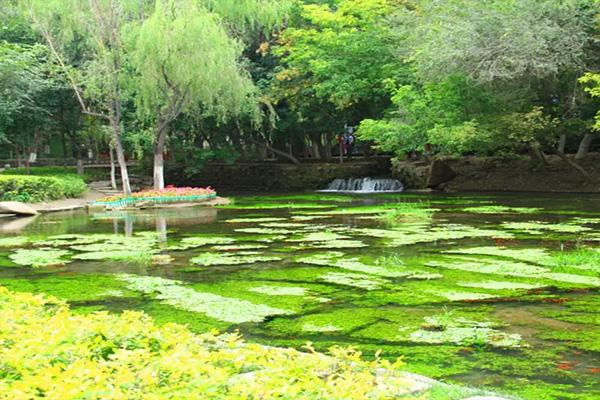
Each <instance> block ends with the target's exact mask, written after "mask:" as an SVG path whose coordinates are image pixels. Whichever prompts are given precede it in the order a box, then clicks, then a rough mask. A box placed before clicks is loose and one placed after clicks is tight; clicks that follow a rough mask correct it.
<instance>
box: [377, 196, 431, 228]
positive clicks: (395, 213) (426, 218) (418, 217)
mask: <svg viewBox="0 0 600 400" xmlns="http://www.w3.org/2000/svg"><path fill="white" fill-rule="evenodd" d="M437 211H440V209H439V208H431V207H430V205H429V203H424V202H412V203H409V202H402V203H396V204H394V208H393V209H392V210H389V211H386V212H384V213H382V214H380V215H379V216H378V217H377V218H378V219H379V220H380V221H382V222H384V223H385V224H386V225H388V226H391V227H394V226H398V225H401V224H405V223H407V222H420V223H429V222H431V219H432V218H433V213H435V212H437Z"/></svg>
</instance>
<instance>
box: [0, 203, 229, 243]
mask: <svg viewBox="0 0 600 400" xmlns="http://www.w3.org/2000/svg"><path fill="white" fill-rule="evenodd" d="M217 213H218V210H217V209H215V208H207V207H184V208H164V209H156V208H150V209H145V210H127V211H107V212H102V213H93V214H91V215H89V216H88V214H87V213H85V212H83V211H67V212H58V213H50V214H45V215H43V216H40V215H36V216H34V217H25V218H15V217H11V218H1V219H0V233H2V234H4V233H6V234H9V233H20V234H23V235H31V234H46V235H56V234H62V233H65V232H69V233H81V232H106V231H108V230H110V231H112V233H115V234H118V233H123V234H125V235H127V236H132V235H133V233H134V232H136V231H148V230H151V229H155V230H156V232H157V233H159V234H160V235H161V237H162V238H163V241H166V239H167V232H168V229H169V227H184V226H196V225H200V224H209V223H213V222H215V221H216V220H217ZM109 226H110V228H109V229H107V228H108V227H109Z"/></svg>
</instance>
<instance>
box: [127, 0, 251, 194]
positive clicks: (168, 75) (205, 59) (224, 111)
mask: <svg viewBox="0 0 600 400" xmlns="http://www.w3.org/2000/svg"><path fill="white" fill-rule="evenodd" d="M241 51H242V46H241V44H240V43H239V42H237V41H236V40H235V39H233V38H231V37H230V36H229V34H228V32H227V31H226V29H225V27H224V26H223V24H222V22H221V20H220V18H219V16H218V15H216V14H215V13H212V12H211V11H209V10H208V9H207V8H205V7H202V6H201V5H199V4H198V2H196V1H182V2H176V1H173V0H164V1H163V0H159V1H157V2H156V8H155V10H154V13H153V14H152V16H150V17H149V18H148V19H147V20H146V21H144V24H143V25H142V26H141V28H140V30H139V32H138V35H137V40H136V41H135V49H134V50H133V63H134V65H135V68H136V70H137V72H138V74H139V77H138V85H139V105H140V107H141V109H142V110H143V111H144V112H145V113H146V114H147V115H152V116H153V117H154V118H155V121H156V122H155V137H154V187H155V188H156V189H162V188H163V187H164V159H163V153H164V149H165V141H166V138H167V133H168V131H169V127H170V125H171V124H172V123H173V121H175V120H176V119H177V118H178V117H179V116H180V115H181V114H182V113H184V112H198V113H203V114H205V115H217V116H219V117H220V118H223V119H224V118H226V117H227V116H228V115H230V114H234V115H239V114H241V113H243V112H250V113H256V112H257V111H256V103H255V97H256V90H255V87H254V85H253V83H252V81H251V79H250V78H249V76H248V74H247V73H246V72H245V71H244V69H243V68H242V65H241V63H240V62H239V61H238V59H239V57H240V53H241Z"/></svg>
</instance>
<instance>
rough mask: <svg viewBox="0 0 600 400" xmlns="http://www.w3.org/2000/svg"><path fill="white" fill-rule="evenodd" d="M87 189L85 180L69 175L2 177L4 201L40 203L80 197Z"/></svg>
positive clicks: (0, 177) (1, 187) (1, 193)
mask: <svg viewBox="0 0 600 400" xmlns="http://www.w3.org/2000/svg"><path fill="white" fill-rule="evenodd" d="M12 172H13V171H12V170H11V173H12ZM17 172H18V171H17ZM86 189H87V186H86V184H85V182H84V181H83V179H81V178H80V177H79V176H78V175H73V174H67V173H65V174H62V175H56V176H38V175H19V174H18V173H17V174H16V175H12V174H11V175H0V200H2V201H22V202H38V201H45V200H57V199H62V198H65V197H79V196H81V195H82V194H83V193H85V191H86Z"/></svg>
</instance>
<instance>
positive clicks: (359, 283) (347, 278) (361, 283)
mask: <svg viewBox="0 0 600 400" xmlns="http://www.w3.org/2000/svg"><path fill="white" fill-rule="evenodd" d="M319 279H321V280H323V281H325V282H329V283H334V284H336V285H344V286H353V287H357V288H361V289H367V290H373V289H377V288H378V287H380V286H381V285H382V284H383V283H384V281H383V280H381V279H379V278H374V277H371V276H368V275H361V274H349V273H338V272H330V273H327V274H325V275H321V276H320V278H319Z"/></svg>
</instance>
